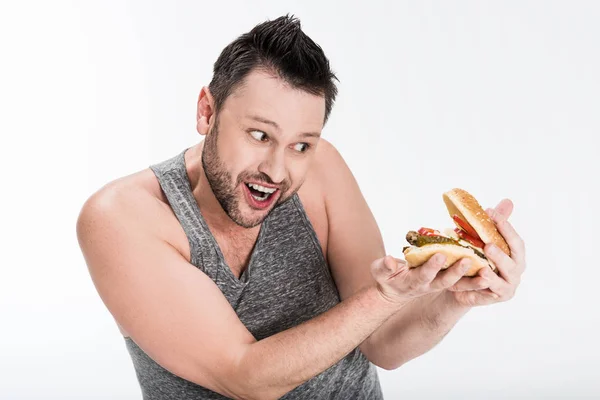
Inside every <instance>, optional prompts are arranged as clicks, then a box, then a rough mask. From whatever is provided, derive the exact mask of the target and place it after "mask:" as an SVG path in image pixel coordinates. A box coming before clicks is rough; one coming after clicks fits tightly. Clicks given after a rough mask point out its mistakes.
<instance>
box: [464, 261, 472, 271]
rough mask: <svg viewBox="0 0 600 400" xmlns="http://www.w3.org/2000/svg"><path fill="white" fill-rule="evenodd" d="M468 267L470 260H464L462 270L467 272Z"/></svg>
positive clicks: (469, 266)
mask: <svg viewBox="0 0 600 400" xmlns="http://www.w3.org/2000/svg"><path fill="white" fill-rule="evenodd" d="M469 268H471V261H467V262H465V263H464V264H463V267H462V269H463V271H464V272H467V271H468V270H469Z"/></svg>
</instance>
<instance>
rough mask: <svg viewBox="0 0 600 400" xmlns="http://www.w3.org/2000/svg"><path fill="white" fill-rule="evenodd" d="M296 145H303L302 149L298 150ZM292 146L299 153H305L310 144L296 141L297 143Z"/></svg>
mask: <svg viewBox="0 0 600 400" xmlns="http://www.w3.org/2000/svg"><path fill="white" fill-rule="evenodd" d="M297 146H304V147H303V148H302V150H299V149H298V147H297ZM294 148H295V149H296V150H297V151H298V152H300V153H306V151H308V149H309V148H310V144H308V143H298V144H296V146H294Z"/></svg>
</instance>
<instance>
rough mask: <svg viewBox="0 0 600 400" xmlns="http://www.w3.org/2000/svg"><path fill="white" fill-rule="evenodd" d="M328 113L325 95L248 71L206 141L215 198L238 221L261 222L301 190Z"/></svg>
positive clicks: (207, 167)
mask: <svg viewBox="0 0 600 400" xmlns="http://www.w3.org/2000/svg"><path fill="white" fill-rule="evenodd" d="M324 117H325V99H324V98H323V97H321V96H315V95H312V94H310V93H307V92H304V91H301V90H299V89H294V88H292V87H290V86H289V85H287V84H286V83H285V82H283V81H282V80H280V79H279V78H275V77H273V76H271V75H269V74H266V73H264V72H252V73H250V74H249V75H248V76H247V78H246V79H245V83H244V84H243V85H242V86H241V87H239V88H238V89H236V90H235V91H234V93H232V95H230V96H229V97H228V98H227V100H226V101H225V104H224V105H223V107H222V109H221V111H220V112H219V115H218V117H217V119H216V120H215V124H214V125H213V128H212V129H211V131H210V132H209V134H208V136H207V138H206V140H205V143H204V150H203V152H202V164H203V168H204V171H205V173H206V177H207V179H208V182H209V184H210V186H211V188H212V191H213V193H214V195H215V197H216V198H217V200H218V201H219V203H220V204H221V207H223V210H225V212H226V213H227V215H229V217H230V218H231V219H232V220H233V221H234V222H235V223H236V224H238V225H240V226H243V227H245V228H252V227H255V226H257V225H259V224H261V223H262V222H263V221H264V219H265V218H266V217H267V216H268V214H269V213H270V212H271V211H272V210H273V209H274V208H275V207H276V206H278V205H280V204H282V203H283V202H285V201H287V200H289V199H290V198H291V197H292V196H293V195H294V194H295V193H296V192H297V191H298V189H299V188H300V186H301V185H302V183H303V182H304V179H305V177H306V174H307V172H308V169H309V167H310V165H311V161H312V159H313V157H314V154H315V150H316V146H317V144H318V140H319V136H320V133H321V130H322V128H323V121H324ZM256 185H258V186H256ZM252 186H254V187H252ZM264 192H272V193H264Z"/></svg>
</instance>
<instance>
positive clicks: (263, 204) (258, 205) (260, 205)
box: [243, 184, 280, 210]
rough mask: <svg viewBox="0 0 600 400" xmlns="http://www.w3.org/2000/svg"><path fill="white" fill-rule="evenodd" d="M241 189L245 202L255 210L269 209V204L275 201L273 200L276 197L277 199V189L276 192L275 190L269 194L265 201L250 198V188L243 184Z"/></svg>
mask: <svg viewBox="0 0 600 400" xmlns="http://www.w3.org/2000/svg"><path fill="white" fill-rule="evenodd" d="M243 188H244V196H245V197H246V201H247V202H248V204H249V205H250V207H252V208H254V209H256V210H264V209H266V208H269V207H270V206H271V204H272V203H273V202H274V201H275V199H276V198H277V197H279V191H280V190H279V189H277V190H275V192H273V193H272V194H270V195H269V197H267V199H266V200H263V201H260V200H257V199H255V198H254V196H252V192H251V191H250V188H249V187H248V185H246V184H244V185H243Z"/></svg>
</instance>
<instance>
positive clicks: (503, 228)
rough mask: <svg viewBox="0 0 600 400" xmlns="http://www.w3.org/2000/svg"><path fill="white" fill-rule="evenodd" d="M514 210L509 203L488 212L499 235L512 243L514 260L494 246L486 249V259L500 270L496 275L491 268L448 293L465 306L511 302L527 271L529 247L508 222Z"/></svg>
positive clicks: (489, 245)
mask: <svg viewBox="0 0 600 400" xmlns="http://www.w3.org/2000/svg"><path fill="white" fill-rule="evenodd" d="M512 210H513V203H512V202H511V201H510V200H509V199H504V200H502V201H501V202H500V203H499V204H498V205H497V206H496V208H495V209H491V208H489V209H487V210H486V213H488V215H489V216H490V217H491V218H492V220H493V221H494V223H495V224H496V227H497V228H498V231H499V232H500V234H501V235H502V236H503V237H504V239H505V240H506V243H508V246H509V248H510V252H511V255H510V257H509V256H508V255H507V254H506V253H504V252H503V251H502V250H500V249H499V248H498V247H496V246H494V245H493V244H487V245H486V246H485V248H484V252H485V255H486V257H487V258H488V259H490V260H492V261H493V262H494V264H495V265H496V267H497V268H498V275H496V274H495V273H494V272H493V271H492V270H491V269H490V268H482V269H480V270H479V272H478V274H477V276H475V277H463V278H461V279H460V280H459V281H458V282H457V283H456V284H454V285H453V286H452V287H450V288H449V289H448V290H449V292H450V293H451V294H452V295H453V297H454V300H455V301H456V303H458V304H459V305H461V306H467V307H473V306H481V305H487V304H492V303H498V302H501V301H507V300H509V299H511V298H512V297H513V296H514V294H515V291H516V290H517V287H518V286H519V284H520V282H521V275H522V274H523V272H524V271H525V243H524V242H523V239H521V237H520V236H519V234H518V233H517V232H516V231H515V229H514V228H513V226H512V225H511V224H510V222H508V217H510V215H511V213H512Z"/></svg>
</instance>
